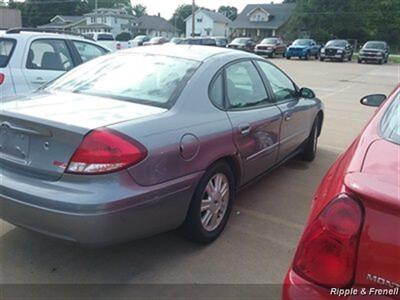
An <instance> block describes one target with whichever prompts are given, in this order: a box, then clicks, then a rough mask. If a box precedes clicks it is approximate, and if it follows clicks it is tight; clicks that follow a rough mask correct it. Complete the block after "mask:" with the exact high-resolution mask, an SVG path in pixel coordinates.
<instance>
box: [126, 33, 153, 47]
mask: <svg viewBox="0 0 400 300" xmlns="http://www.w3.org/2000/svg"><path fill="white" fill-rule="evenodd" d="M150 39H151V37H149V36H148V35H138V36H136V37H135V38H134V39H133V40H131V41H130V42H131V45H132V47H139V46H143V43H145V42H148V41H150Z"/></svg>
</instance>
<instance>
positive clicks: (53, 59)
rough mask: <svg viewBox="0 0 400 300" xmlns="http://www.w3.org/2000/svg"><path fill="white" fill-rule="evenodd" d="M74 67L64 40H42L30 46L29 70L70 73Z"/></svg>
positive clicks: (27, 65) (27, 63)
mask: <svg viewBox="0 0 400 300" xmlns="http://www.w3.org/2000/svg"><path fill="white" fill-rule="evenodd" d="M73 67H74V64H73V61H72V58H71V54H70V52H69V50H68V47H67V44H66V43H65V41H64V40H58V39H57V40H56V39H54V40H53V39H40V40H36V41H33V42H32V44H31V45H30V48H29V53H28V58H27V61H26V68H27V69H35V70H52V71H68V70H71V69H72V68H73Z"/></svg>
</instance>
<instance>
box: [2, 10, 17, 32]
mask: <svg viewBox="0 0 400 300" xmlns="http://www.w3.org/2000/svg"><path fill="white" fill-rule="evenodd" d="M21 26H22V20H21V11H20V10H19V9H12V8H5V7H0V28H12V27H21Z"/></svg>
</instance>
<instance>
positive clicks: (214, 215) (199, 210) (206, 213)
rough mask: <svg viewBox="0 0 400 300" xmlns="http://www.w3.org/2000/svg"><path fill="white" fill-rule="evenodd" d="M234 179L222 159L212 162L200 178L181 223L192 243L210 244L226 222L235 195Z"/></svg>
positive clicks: (230, 170)
mask: <svg viewBox="0 0 400 300" xmlns="http://www.w3.org/2000/svg"><path fill="white" fill-rule="evenodd" d="M234 186H235V178H234V174H233V172H232V169H231V168H230V167H229V165H228V164H226V163H224V162H217V163H215V164H214V165H212V166H211V167H210V168H209V169H208V170H207V171H206V173H205V174H204V175H203V177H202V178H201V180H200V182H199V184H198V186H197V188H196V191H195V193H194V195H193V198H192V201H191V203H190V207H189V211H188V214H187V216H186V220H185V222H184V223H183V225H182V229H183V232H184V234H185V236H186V237H187V238H188V239H190V240H193V241H195V242H200V243H211V242H212V241H214V240H215V239H216V238H218V236H219V235H220V234H221V233H222V231H223V230H224V228H225V225H226V223H227V222H228V219H229V215H230V213H231V210H232V203H233V200H234V198H235V187H234Z"/></svg>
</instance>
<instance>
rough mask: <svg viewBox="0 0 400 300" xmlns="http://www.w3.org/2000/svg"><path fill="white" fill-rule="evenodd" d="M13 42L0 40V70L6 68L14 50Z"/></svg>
mask: <svg viewBox="0 0 400 300" xmlns="http://www.w3.org/2000/svg"><path fill="white" fill-rule="evenodd" d="M15 43H16V42H15V40H12V39H5V38H0V68H5V67H7V64H8V62H9V61H10V59H11V55H12V53H13V51H14V48H15Z"/></svg>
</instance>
